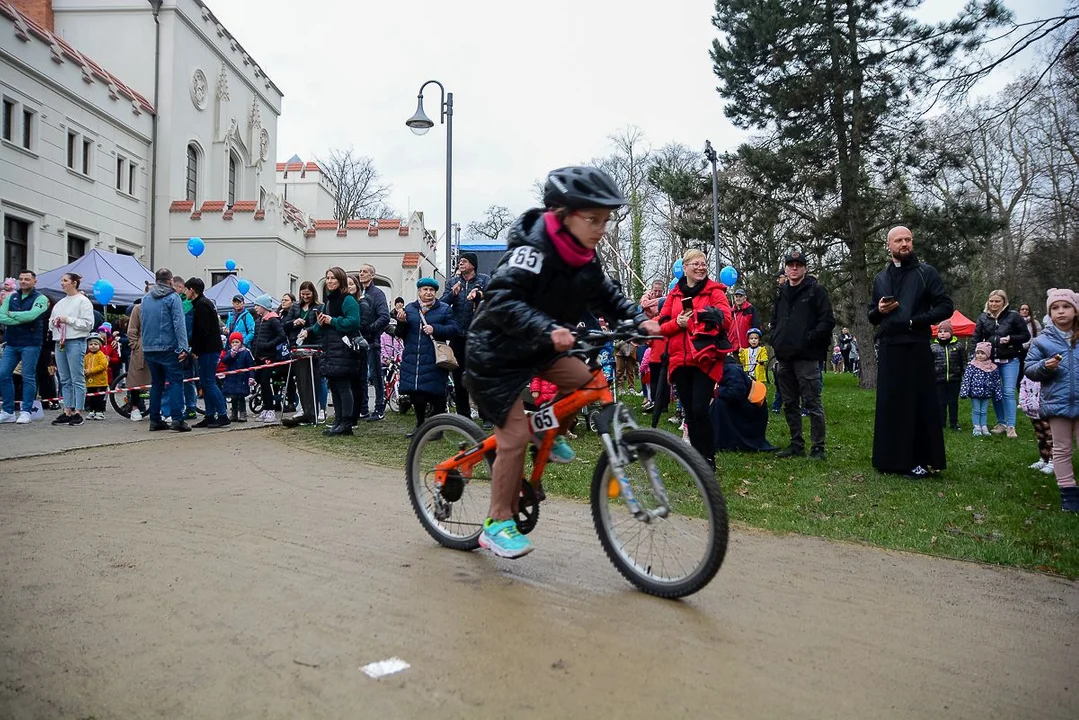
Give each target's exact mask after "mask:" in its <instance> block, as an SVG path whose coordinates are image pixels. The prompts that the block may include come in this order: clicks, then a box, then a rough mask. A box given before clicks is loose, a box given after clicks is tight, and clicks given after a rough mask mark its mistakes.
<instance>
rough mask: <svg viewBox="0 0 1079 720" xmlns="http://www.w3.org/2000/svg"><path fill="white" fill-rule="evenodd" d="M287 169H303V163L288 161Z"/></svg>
mask: <svg viewBox="0 0 1079 720" xmlns="http://www.w3.org/2000/svg"><path fill="white" fill-rule="evenodd" d="M285 169H286V170H289V171H292V170H303V163H302V162H296V163H288V164H287V165H285Z"/></svg>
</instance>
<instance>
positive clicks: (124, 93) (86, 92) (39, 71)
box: [0, 4, 153, 276]
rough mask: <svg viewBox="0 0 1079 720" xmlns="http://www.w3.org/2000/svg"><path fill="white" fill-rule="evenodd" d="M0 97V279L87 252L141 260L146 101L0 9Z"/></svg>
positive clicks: (148, 130)
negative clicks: (0, 237)
mask: <svg viewBox="0 0 1079 720" xmlns="http://www.w3.org/2000/svg"><path fill="white" fill-rule="evenodd" d="M0 94H2V96H3V115H2V123H3V126H2V130H3V132H2V133H0V135H2V137H0V215H3V225H4V231H5V240H4V267H3V268H2V270H3V272H4V274H5V276H8V275H13V274H15V273H17V272H18V271H19V270H21V269H22V268H21V267H14V266H15V265H23V264H24V263H25V267H28V268H30V269H37V270H43V269H48V268H53V267H56V266H58V265H63V264H66V263H67V262H68V261H69V252H70V253H72V254H74V255H75V256H78V255H81V254H82V253H84V252H86V251H88V250H90V249H91V248H95V247H96V248H100V249H103V250H109V251H112V252H125V253H128V254H132V255H136V256H140V257H141V256H142V254H143V248H144V247H145V245H146V242H147V238H148V235H149V211H148V208H149V201H150V192H149V178H150V167H151V165H150V148H151V142H150V140H151V134H152V124H153V113H152V109H151V107H150V105H149V104H148V103H147V102H146V101H145V100H144V99H142V98H141V97H139V96H138V95H137V94H136V93H133V92H132V91H130V90H129V89H128V88H127V87H125V86H124V85H123V83H122V82H119V80H118V78H116V77H115V76H113V75H110V74H109V73H108V72H107V71H105V70H103V69H102V68H101V67H100V66H95V65H93V64H91V63H89V62H87V61H86V60H85V59H84V58H83V57H81V56H80V54H79V53H78V52H76V51H74V49H73V48H71V47H70V46H68V45H65V44H64V43H62V42H60V41H59V40H58V38H57V37H56V36H55V35H53V34H52V33H49V32H48V31H47V30H46V29H45V28H43V27H41V26H38V25H37V24H35V23H32V22H27V21H26V20H25V19H24V18H22V17H21V16H18V15H16V14H14V13H12V12H10V10H9V8H8V6H7V5H6V4H0ZM23 239H25V240H26V244H25V247H24V246H23V243H22V241H23ZM24 257H25V260H24V259H23V258H24Z"/></svg>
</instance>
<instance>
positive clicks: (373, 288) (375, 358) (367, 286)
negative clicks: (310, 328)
mask: <svg viewBox="0 0 1079 720" xmlns="http://www.w3.org/2000/svg"><path fill="white" fill-rule="evenodd" d="M359 276H360V285H361V286H362V287H363V295H364V297H366V298H368V299H369V300H370V301H371V307H372V308H374V320H372V321H371V323H370V324H368V325H367V326H366V327H363V326H361V327H360V334H361V335H363V339H364V340H366V341H367V344H368V346H369V347H370V349H369V350H368V351H367V380H368V382H369V383H373V384H374V386H375V407H374V409H373V410H372V411H371V414H370V415H368V416H367V421H368V422H378V421H379V420H381V419H383V418H384V417H386V383H384V382H383V380H382V333H383V331H384V330H385V329H386V326H388V325H389V324H390V308H389V305H387V304H386V293H384V292H382V289H381V288H379V287H378V285H375V266H374V265H361V266H360V271H359ZM368 392H369V390H368V389H367V383H364V384H363V385H362V386H361V390H360V397H359V399H358V401H356V410H355V412H356V413H357V417H361V418H362V417H364V414H365V413H366V412H367V407H368V405H367V397H368V395H367V394H368Z"/></svg>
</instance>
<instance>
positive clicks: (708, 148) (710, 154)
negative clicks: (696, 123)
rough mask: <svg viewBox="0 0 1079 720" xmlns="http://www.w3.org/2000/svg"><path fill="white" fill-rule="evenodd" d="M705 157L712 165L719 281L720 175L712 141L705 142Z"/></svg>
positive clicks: (713, 227) (713, 216)
mask: <svg viewBox="0 0 1079 720" xmlns="http://www.w3.org/2000/svg"><path fill="white" fill-rule="evenodd" d="M704 156H705V157H706V158H708V162H710V163H712V230H713V232H714V233H715V246H716V279H719V268H720V265H719V175H718V174H717V172H716V159H717V157H718V156H717V155H716V150H715V148H713V147H712V141H711V140H705V141H704Z"/></svg>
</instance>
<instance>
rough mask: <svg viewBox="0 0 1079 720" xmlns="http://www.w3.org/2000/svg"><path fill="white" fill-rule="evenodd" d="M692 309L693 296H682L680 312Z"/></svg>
mask: <svg viewBox="0 0 1079 720" xmlns="http://www.w3.org/2000/svg"><path fill="white" fill-rule="evenodd" d="M692 309H693V298H687V297H684V298H682V312H688V311H690V310H692Z"/></svg>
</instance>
